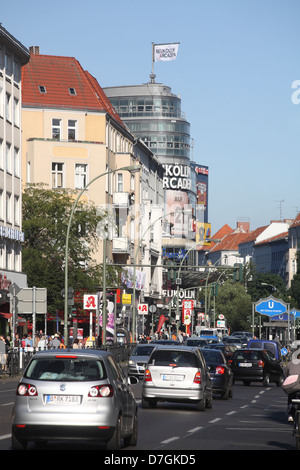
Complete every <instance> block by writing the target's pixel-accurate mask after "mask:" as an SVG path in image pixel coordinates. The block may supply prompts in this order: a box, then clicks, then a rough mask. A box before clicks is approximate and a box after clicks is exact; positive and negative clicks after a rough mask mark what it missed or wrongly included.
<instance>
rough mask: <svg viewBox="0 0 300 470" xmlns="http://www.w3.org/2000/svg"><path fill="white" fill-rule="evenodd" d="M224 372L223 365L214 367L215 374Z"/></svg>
mask: <svg viewBox="0 0 300 470" xmlns="http://www.w3.org/2000/svg"><path fill="white" fill-rule="evenodd" d="M224 372H225V367H223V366H217V367H216V374H217V375H222V374H224Z"/></svg>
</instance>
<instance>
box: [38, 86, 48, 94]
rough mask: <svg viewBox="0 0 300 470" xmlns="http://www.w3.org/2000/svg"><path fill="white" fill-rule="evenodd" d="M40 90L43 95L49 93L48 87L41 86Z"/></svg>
mask: <svg viewBox="0 0 300 470" xmlns="http://www.w3.org/2000/svg"><path fill="white" fill-rule="evenodd" d="M39 90H40V93H42V94H46V93H47V90H46V87H45V86H44V85H39Z"/></svg>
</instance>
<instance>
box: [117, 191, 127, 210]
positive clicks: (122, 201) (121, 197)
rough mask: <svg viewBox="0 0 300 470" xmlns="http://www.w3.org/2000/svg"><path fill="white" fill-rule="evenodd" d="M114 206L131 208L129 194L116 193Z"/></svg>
mask: <svg viewBox="0 0 300 470" xmlns="http://www.w3.org/2000/svg"><path fill="white" fill-rule="evenodd" d="M113 205H114V206H115V207H129V193H126V192H120V193H114V194H113Z"/></svg>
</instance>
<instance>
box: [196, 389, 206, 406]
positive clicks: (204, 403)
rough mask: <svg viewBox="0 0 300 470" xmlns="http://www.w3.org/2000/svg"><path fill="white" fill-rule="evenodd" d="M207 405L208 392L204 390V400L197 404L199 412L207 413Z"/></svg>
mask: <svg viewBox="0 0 300 470" xmlns="http://www.w3.org/2000/svg"><path fill="white" fill-rule="evenodd" d="M205 405H206V390H203V395H202V398H201V400H200V401H198V403H197V410H198V411H205Z"/></svg>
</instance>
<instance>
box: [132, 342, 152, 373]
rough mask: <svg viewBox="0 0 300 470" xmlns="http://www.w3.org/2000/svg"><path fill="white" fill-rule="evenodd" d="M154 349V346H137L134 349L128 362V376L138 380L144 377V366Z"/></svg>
mask: <svg viewBox="0 0 300 470" xmlns="http://www.w3.org/2000/svg"><path fill="white" fill-rule="evenodd" d="M154 348H155V345H154V344H138V345H137V346H136V347H135V348H134V350H133V351H132V354H131V356H130V358H129V361H128V372H129V374H130V375H132V376H134V377H138V378H140V379H141V378H143V377H144V373H145V368H146V364H147V362H148V359H149V356H150V354H151V353H152V351H153V349H154Z"/></svg>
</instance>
